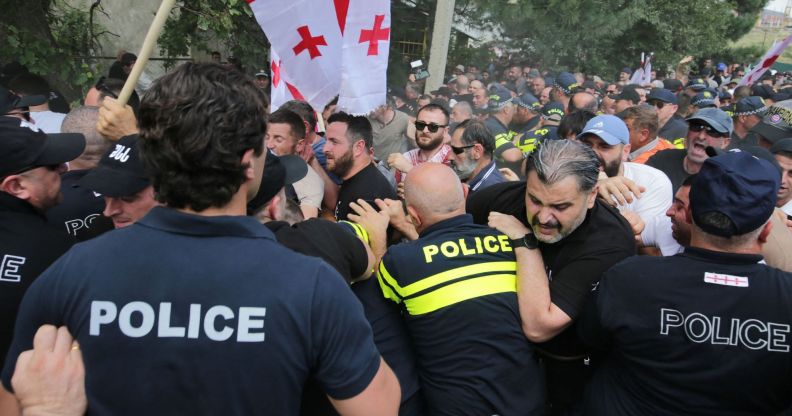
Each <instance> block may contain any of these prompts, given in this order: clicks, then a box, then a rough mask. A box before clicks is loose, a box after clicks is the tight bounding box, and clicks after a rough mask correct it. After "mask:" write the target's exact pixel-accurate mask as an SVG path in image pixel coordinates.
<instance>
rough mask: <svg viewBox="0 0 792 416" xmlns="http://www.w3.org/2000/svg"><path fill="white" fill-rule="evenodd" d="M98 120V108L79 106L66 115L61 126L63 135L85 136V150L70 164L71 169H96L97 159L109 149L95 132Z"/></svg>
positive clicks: (103, 139)
mask: <svg viewBox="0 0 792 416" xmlns="http://www.w3.org/2000/svg"><path fill="white" fill-rule="evenodd" d="M98 119H99V108H97V107H86V106H81V107H77V108H74V109H73V110H71V111H70V112H69V114H66V117H64V119H63V124H62V125H61V132H63V133H82V134H83V135H84V136H85V150H84V151H83V153H82V154H81V155H80V156H79V157H78V158H77V159H74V160H73V161H71V162H70V165H71V167H72V169H75V170H77V169H90V168H93V167H96V165H97V164H98V163H99V159H101V158H102V155H103V154H105V152H107V149H109V148H110V141H109V140H107V139H105V138H104V137H102V135H100V134H99V132H98V131H96V121H97V120H98Z"/></svg>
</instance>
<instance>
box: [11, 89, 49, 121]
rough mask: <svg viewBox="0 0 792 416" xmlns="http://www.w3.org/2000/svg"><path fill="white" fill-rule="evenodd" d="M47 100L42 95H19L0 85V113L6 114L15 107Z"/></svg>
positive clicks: (23, 106) (27, 105)
mask: <svg viewBox="0 0 792 416" xmlns="http://www.w3.org/2000/svg"><path fill="white" fill-rule="evenodd" d="M45 102H47V98H46V97H44V96H43V95H26V96H24V97H20V96H18V95H16V94H14V93H12V92H11V91H9V90H8V89H7V88H5V87H3V86H0V115H3V116H4V115H6V114H8V113H10V112H11V110H15V109H17V108H27V107H30V106H33V105H41V104H44V103H45Z"/></svg>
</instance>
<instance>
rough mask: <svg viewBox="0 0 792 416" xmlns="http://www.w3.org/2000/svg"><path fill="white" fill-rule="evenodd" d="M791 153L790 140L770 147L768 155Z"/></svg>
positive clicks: (784, 140)
mask: <svg viewBox="0 0 792 416" xmlns="http://www.w3.org/2000/svg"><path fill="white" fill-rule="evenodd" d="M781 152H784V153H792V138H786V139H782V140H779V141H777V142H775V143H774V144H773V146H771V147H770V153H772V154H776V153H781Z"/></svg>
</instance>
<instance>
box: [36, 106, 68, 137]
mask: <svg viewBox="0 0 792 416" xmlns="http://www.w3.org/2000/svg"><path fill="white" fill-rule="evenodd" d="M30 118H31V119H32V120H33V122H34V123H35V124H36V127H38V129H39V130H41V131H43V132H44V133H60V132H61V124H63V119H64V118H66V114H63V113H55V112H52V111H49V110H47V111H33V112H31V113H30Z"/></svg>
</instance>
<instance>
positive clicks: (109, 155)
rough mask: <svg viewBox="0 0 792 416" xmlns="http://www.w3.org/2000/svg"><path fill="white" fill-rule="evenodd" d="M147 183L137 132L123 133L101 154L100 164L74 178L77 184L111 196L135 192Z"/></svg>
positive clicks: (148, 180) (120, 196) (147, 176)
mask: <svg viewBox="0 0 792 416" xmlns="http://www.w3.org/2000/svg"><path fill="white" fill-rule="evenodd" d="M149 185H151V179H150V178H149V175H148V174H146V169H145V168H144V167H143V161H142V160H141V159H140V147H139V145H138V136H137V135H136V134H133V135H130V136H124V137H122V138H121V140H119V141H118V142H117V143H116V144H115V146H111V147H110V149H108V150H107V152H105V154H104V155H102V158H101V159H99V164H98V165H97V166H96V167H95V168H93V169H91V170H90V171H89V172H88V173H87V174H85V176H83V177H82V179H80V180H79V181H78V182H77V186H82V187H84V188H88V189H90V190H92V191H94V192H96V193H98V194H102V195H104V196H109V197H113V198H122V197H125V196H131V195H135V194H136V193H138V192H140V191H142V190H143V189H144V188H146V187H147V186H149Z"/></svg>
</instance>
